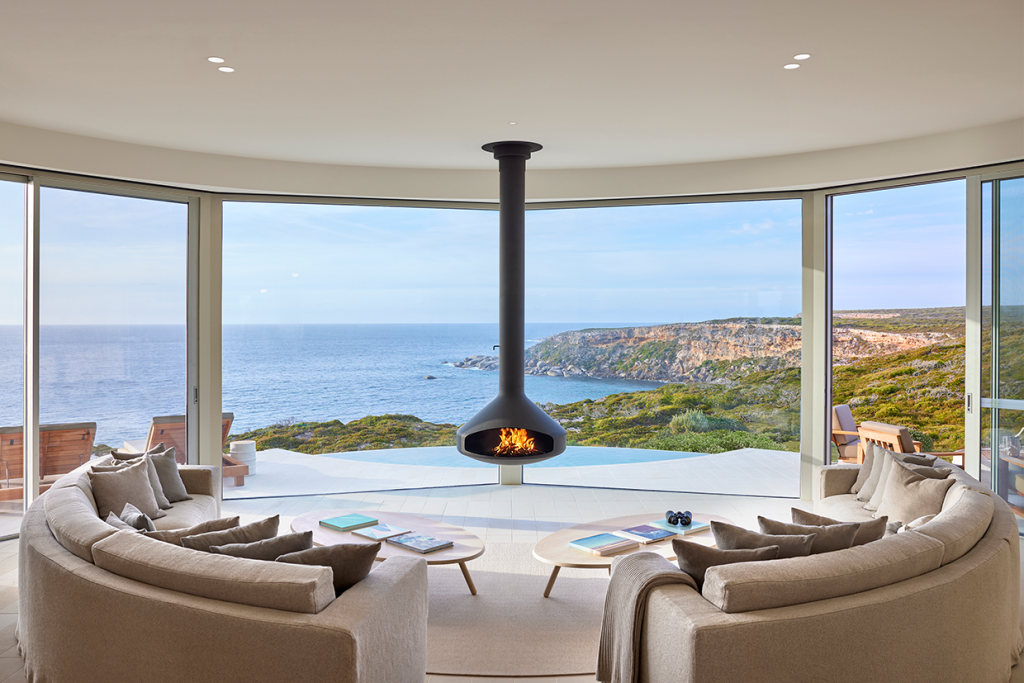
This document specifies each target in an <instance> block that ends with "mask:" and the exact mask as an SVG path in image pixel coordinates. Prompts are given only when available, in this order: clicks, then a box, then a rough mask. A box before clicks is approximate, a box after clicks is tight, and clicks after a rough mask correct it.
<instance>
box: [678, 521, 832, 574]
mask: <svg viewBox="0 0 1024 683" xmlns="http://www.w3.org/2000/svg"><path fill="white" fill-rule="evenodd" d="M711 533H712V534H714V535H715V544H716V545H717V546H718V548H719V549H720V550H748V549H751V548H767V547H768V546H778V548H779V554H778V557H779V558H780V559H781V558H785V557H802V556H804V555H809V554H810V553H811V546H812V545H813V544H814V538H815V535H814V534H807V535H804V536H788V535H784V534H783V535H769V534H759V533H757V532H755V531H748V530H746V529H744V528H742V527H738V526H734V525H732V524H726V523H725V522H718V521H712V522H711ZM684 571H685V570H684Z"/></svg>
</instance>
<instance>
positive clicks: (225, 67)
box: [217, 64, 796, 74]
mask: <svg viewBox="0 0 1024 683" xmlns="http://www.w3.org/2000/svg"><path fill="white" fill-rule="evenodd" d="M794 66H796V65H795V64H794ZM786 68H787V69H788V68H789V67H788V66H787V67H786ZM217 71H223V72H224V73H226V74H229V73H231V72H232V71H234V69H232V68H231V67H230V66H219V67H217Z"/></svg>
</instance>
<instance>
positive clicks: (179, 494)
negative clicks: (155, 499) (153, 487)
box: [146, 448, 192, 503]
mask: <svg viewBox="0 0 1024 683" xmlns="http://www.w3.org/2000/svg"><path fill="white" fill-rule="evenodd" d="M146 459H147V460H149V461H150V462H152V463H153V467H154V468H155V469H156V473H157V476H158V477H159V479H160V486H161V487H162V488H163V491H164V494H165V495H166V496H167V500H169V501H170V502H172V503H177V502H180V501H183V500H192V496H190V495H188V491H187V490H186V489H185V482H183V481H182V480H181V474H180V473H179V472H178V461H177V460H175V459H174V449H173V448H168V449H167V450H166V451H164V452H163V453H154V454H152V455H147V456H146Z"/></svg>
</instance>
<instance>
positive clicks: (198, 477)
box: [178, 465, 221, 516]
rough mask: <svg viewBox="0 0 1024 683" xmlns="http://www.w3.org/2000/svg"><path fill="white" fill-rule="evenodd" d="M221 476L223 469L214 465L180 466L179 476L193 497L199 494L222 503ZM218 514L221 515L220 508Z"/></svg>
mask: <svg viewBox="0 0 1024 683" xmlns="http://www.w3.org/2000/svg"><path fill="white" fill-rule="evenodd" d="M220 474H221V469H220V468H219V467H214V466H212V465H178V476H179V477H181V481H182V482H184V484H185V488H186V489H187V490H188V493H189V495H191V496H194V495H196V494H197V493H198V494H200V495H203V496H210V497H212V498H216V499H217V500H218V501H220ZM218 505H219V503H218ZM217 514H218V516H219V515H220V507H218V508H217Z"/></svg>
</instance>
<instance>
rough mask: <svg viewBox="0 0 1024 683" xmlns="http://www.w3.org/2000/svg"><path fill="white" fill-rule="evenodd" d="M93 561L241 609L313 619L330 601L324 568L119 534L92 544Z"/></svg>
mask: <svg viewBox="0 0 1024 683" xmlns="http://www.w3.org/2000/svg"><path fill="white" fill-rule="evenodd" d="M92 556H93V560H94V561H95V564H96V566H97V567H100V568H102V569H106V570H107V571H109V572H112V573H114V574H117V575H118V576H123V577H125V578H129V579H134V580H135V581H140V582H142V583H145V584H148V585H150V586H158V587H160V588H167V589H168V590H172V591H177V592H179V593H186V594H188V595H198V596H200V597H204V598H211V599H213V600H224V601H226V602H236V603H238V604H240V605H252V606H253V607H269V608H271V609H278V610H285V611H288V612H303V613H306V614H316V613H317V612H319V611H320V610H322V609H323V608H324V607H326V606H327V605H328V604H330V602H331V601H332V600H334V586H333V584H332V581H331V571H330V569H327V568H325V567H307V566H301V567H297V566H294V565H288V564H283V563H280V562H261V561H260V560H249V559H244V558H239V557H229V556H227V555H212V554H209V553H203V552H199V551H196V550H190V549H188V548H182V547H181V546H176V545H171V544H170V543H161V542H160V541H157V540H154V539H152V538H147V537H145V536H143V535H140V534H130V533H125V532H123V531H121V532H117V533H116V534H114V535H113V536H109V537H107V538H105V539H103V540H102V541H100V542H98V543H96V544H95V545H93V548H92Z"/></svg>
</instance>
